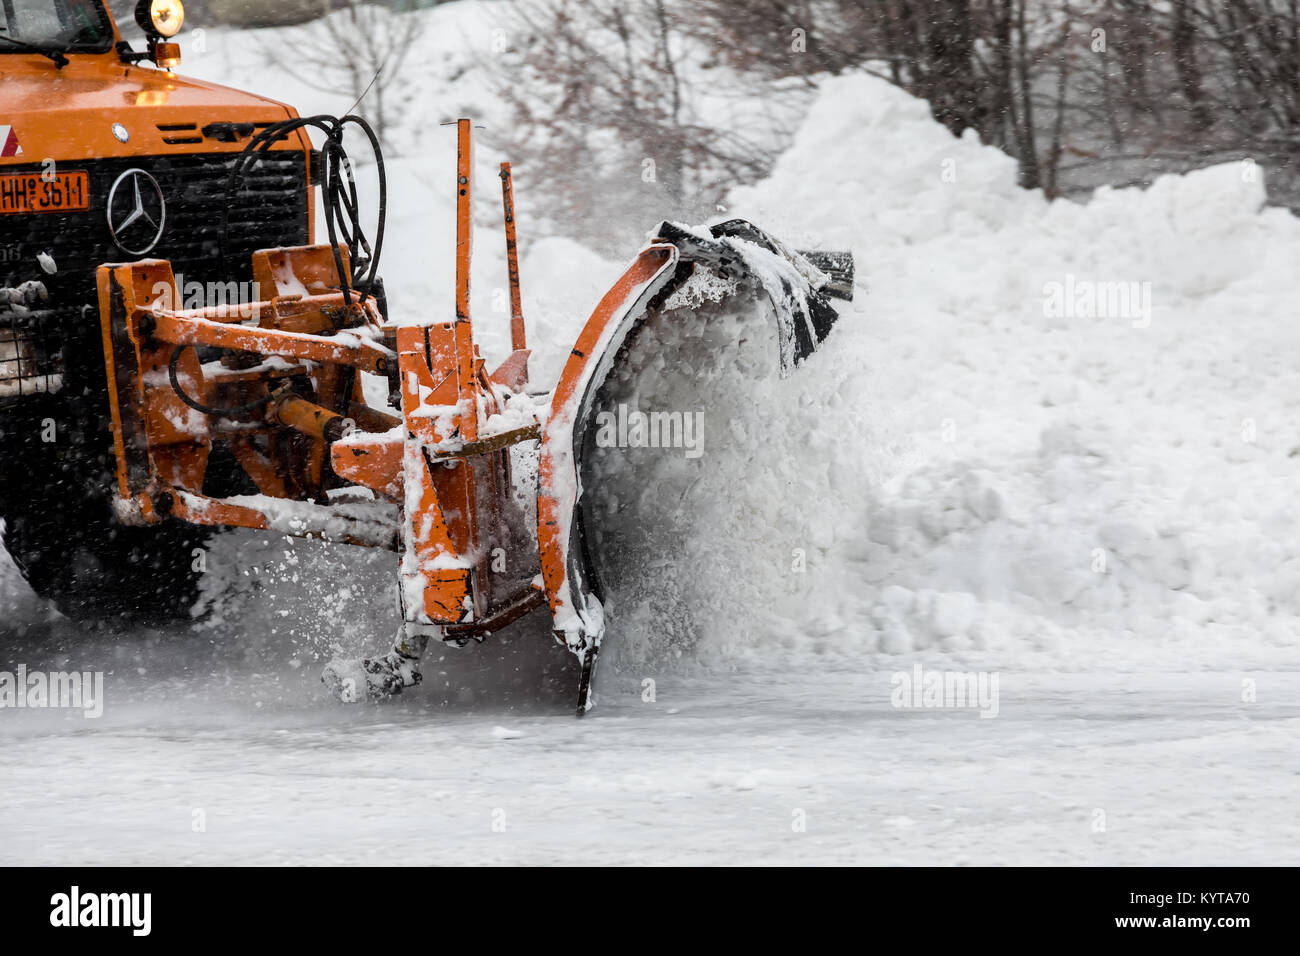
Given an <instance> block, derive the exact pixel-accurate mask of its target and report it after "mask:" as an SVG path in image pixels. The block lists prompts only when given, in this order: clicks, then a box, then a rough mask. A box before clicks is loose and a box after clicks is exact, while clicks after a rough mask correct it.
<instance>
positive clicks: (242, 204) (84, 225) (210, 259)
mask: <svg viewBox="0 0 1300 956" xmlns="http://www.w3.org/2000/svg"><path fill="white" fill-rule="evenodd" d="M234 161H235V156H234V155H233V154H222V155H217V156H211V155H204V156H153V157H145V158H132V159H114V160H96V161H93V162H88V163H67V164H65V166H66V168H68V169H83V168H84V169H86V170H87V171H88V172H89V174H90V208H89V209H88V210H86V211H85V212H71V213H52V214H44V215H34V216H3V217H0V250H2V251H3V256H0V285H6V286H15V285H18V284H19V283H21V282H23V281H25V280H27V279H34V278H43V277H41V276H40V275H39V273H38V271H37V270H38V267H37V265H36V258H35V257H36V255H37V254H38V253H41V252H46V253H49V255H51V256H53V258H54V261H55V263H56V264H57V266H58V274H57V275H58V276H59V277H66V276H68V275H69V274H70V273H75V274H79V275H81V276H89V277H90V280H91V283H92V287H93V281H94V270H95V268H96V267H97V266H99V265H100V264H101V263H104V262H122V261H129V260H130V259H131V258H132V257H130V256H128V255H127V254H126V253H124V252H122V250H120V249H119V248H118V247H117V246H116V245H115V244H114V243H113V238H112V236H111V235H110V233H109V230H108V222H107V219H106V213H105V207H106V206H107V204H108V191H109V189H110V188H111V187H112V185H113V182H114V180H116V179H117V177H118V176H120V175H121V174H122V173H124V172H126V171H127V170H128V169H134V168H138V169H143V170H145V171H146V172H148V173H149V174H150V175H152V176H153V177H154V178H155V179H156V180H158V185H159V186H160V187H162V191H163V196H164V197H165V198H166V201H167V222H166V229H165V231H164V232H163V236H162V238H161V239H160V240H159V242H158V245H157V246H156V247H155V248H154V249H153V250H151V251H150V252H149V256H150V257H151V258H158V259H170V260H172V262H173V264H174V267H175V269H176V271H177V272H184V273H185V274H186V275H187V276H190V275H192V276H193V277H194V278H195V279H198V280H199V281H203V282H209V281H213V282H215V281H227V280H232V279H244V278H247V277H248V274H249V272H250V265H249V256H250V255H251V254H252V252H253V251H254V250H255V249H265V248H271V247H275V246H293V245H302V244H303V243H304V242H306V239H307V198H308V197H307V168H306V163H307V160H306V157H305V156H304V155H303V154H302V153H301V152H296V151H288V150H284V151H274V152H270V153H267V154H265V156H264V157H263V158H262V160H261V161H260V162H259V163H258V164H257V165H256V166H254V167H253V170H252V171H251V172H250V173H249V175H248V176H246V177H245V178H244V180H243V183H242V185H241V186H240V188H238V190H237V191H236V192H235V194H234V195H233V196H232V197H231V200H230V203H229V208H230V226H229V249H228V254H229V258H230V264H231V269H232V273H233V274H232V275H229V276H223V275H221V274H220V272H221V266H220V263H219V262H218V261H217V254H218V234H219V232H220V229H221V215H222V210H223V208H224V207H225V206H226V205H227V204H226V196H225V191H226V180H227V177H228V176H229V174H230V167H231V164H232V163H233V162H234ZM9 171H13V172H23V171H25V170H24V169H23V168H22V167H6V172H9ZM31 171H34V172H39V171H40V167H39V166H35V167H32V168H31ZM19 268H21V269H23V271H22V272H19V271H18V270H19ZM6 280H7V281H6ZM46 284H47V285H50V284H51V283H49V282H48V281H47V283H46ZM53 291H54V290H53V288H51V292H53Z"/></svg>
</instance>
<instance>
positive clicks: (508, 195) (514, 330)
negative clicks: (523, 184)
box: [501, 163, 528, 352]
mask: <svg viewBox="0 0 1300 956" xmlns="http://www.w3.org/2000/svg"><path fill="white" fill-rule="evenodd" d="M501 203H502V206H503V208H504V210H505V217H506V266H507V271H508V272H509V275H510V347H511V348H512V349H514V351H516V352H519V351H523V350H524V349H527V348H528V341H527V336H526V335H525V332H524V306H523V301H522V300H521V297H520V294H519V245H518V242H517V240H516V237H515V191H514V186H513V183H512V181H511V178H510V164H509V163H502V164H501Z"/></svg>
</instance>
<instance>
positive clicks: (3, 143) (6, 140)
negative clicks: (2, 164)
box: [0, 126, 23, 156]
mask: <svg viewBox="0 0 1300 956" xmlns="http://www.w3.org/2000/svg"><path fill="white" fill-rule="evenodd" d="M22 154H23V148H22V147H21V146H19V145H18V132H17V130H15V129H14V128H13V127H12V126H0V156H21V155H22Z"/></svg>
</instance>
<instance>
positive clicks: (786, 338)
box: [537, 219, 854, 716]
mask: <svg viewBox="0 0 1300 956" xmlns="http://www.w3.org/2000/svg"><path fill="white" fill-rule="evenodd" d="M853 270H854V264H853V255H852V253H848V252H802V251H797V250H793V249H790V248H788V247H786V246H785V245H784V244H782V243H781V242H780V241H779V240H777V239H775V238H773V237H772V236H769V235H768V234H767V233H765V232H763V231H762V230H761V229H759V228H758V227H757V226H754V225H752V224H751V223H748V222H745V221H744V220H739V219H733V220H730V221H727V222H724V223H720V224H718V225H715V226H712V227H708V228H707V229H702V228H701V229H690V228H686V227H683V226H681V225H678V224H675V223H670V222H664V223H661V224H660V226H659V227H658V229H657V230H656V231H655V233H654V238H653V239H652V240H651V241H650V243H649V244H648V245H647V246H646V247H645V249H643V250H642V251H641V253H640V254H639V255H638V256H637V258H636V260H635V261H634V262H633V263H632V265H631V266H630V267H629V268H628V270H627V271H626V272H625V273H624V274H623V276H622V277H621V278H620V279H619V280H618V282H617V283H615V285H614V287H613V288H612V289H610V291H609V292H608V293H606V295H605V296H604V298H603V299H601V301H600V303H599V304H598V305H597V307H596V309H595V311H594V312H593V313H592V315H591V318H590V319H589V320H588V322H587V325H586V327H585V328H584V329H583V331H582V334H581V335H580V336H579V338H578V341H577V342H576V343H575V345H574V347H573V350H572V352H571V353H570V355H569V359H568V361H567V363H566V364H565V367H564V371H563V373H562V374H561V376H560V380H559V382H558V383H557V385H556V388H555V391H554V393H553V396H552V400H551V412H550V416H549V418H548V420H547V423H546V426H545V429H544V433H543V438H542V447H541V452H540V462H539V470H538V508H537V522H538V535H537V537H538V547H539V552H540V557H541V568H542V579H543V585H544V589H545V592H546V597H547V600H548V602H549V604H550V608H551V615H552V621H553V626H554V631H555V635H556V638H557V639H558V640H559V641H560V642H562V643H563V644H564V645H565V646H566V647H567V648H568V649H569V650H570V651H572V652H573V653H574V654H575V655H577V657H578V659H579V660H580V662H581V664H582V680H581V686H580V688H579V700H578V714H579V715H580V716H581V715H582V714H583V713H585V712H586V711H587V710H588V709H590V707H591V706H592V704H593V698H592V693H591V688H592V680H593V678H594V672H595V662H596V656H597V653H598V651H599V649H600V642H601V639H602V637H603V636H604V631H605V619H604V609H603V603H602V602H603V601H604V599H605V595H604V593H603V588H602V585H601V580H600V576H599V569H598V568H597V567H595V562H594V561H593V559H592V556H591V549H590V548H589V547H588V542H587V539H586V534H585V531H584V517H583V507H582V497H583V488H582V477H581V471H582V469H581V465H582V461H581V459H582V449H583V447H584V442H585V440H586V437H587V432H588V431H589V430H590V426H591V424H592V420H593V415H594V413H595V404H596V396H597V394H598V393H599V391H600V389H601V386H602V385H603V383H604V382H605V381H606V379H607V378H608V377H609V375H610V373H611V371H613V370H614V368H615V367H616V365H617V363H618V362H619V361H620V357H621V356H624V355H626V349H627V348H628V347H629V346H630V345H631V343H632V342H633V341H634V339H635V337H636V335H637V333H638V331H639V330H640V329H641V328H643V327H645V325H646V324H647V323H648V322H650V321H652V319H653V317H654V316H656V315H657V314H658V313H659V312H660V311H661V310H662V309H663V308H664V307H665V304H666V303H669V302H670V300H671V299H672V297H673V296H674V294H675V293H677V292H678V291H679V290H681V289H683V287H685V286H686V285H687V283H690V282H693V281H694V282H708V283H711V284H712V286H713V287H714V288H715V289H717V288H719V287H721V288H722V289H724V290H725V292H723V293H721V296H722V297H723V298H726V299H734V298H735V297H741V298H745V297H748V298H750V299H752V300H754V302H755V304H756V305H757V304H758V303H759V302H760V300H762V299H766V300H767V303H768V304H769V305H770V311H771V313H772V314H773V315H774V316H775V318H776V323H777V326H778V328H777V330H776V331H777V337H778V342H779V350H780V374H781V376H782V377H784V376H785V375H787V374H789V373H790V372H791V371H792V370H793V369H794V368H795V367H796V366H798V365H799V364H800V363H801V362H803V361H804V359H806V358H807V357H808V356H809V355H811V354H812V353H813V352H815V351H816V350H817V349H818V348H819V347H820V346H821V344H822V343H823V342H824V341H825V340H826V338H827V336H828V335H829V334H830V331H831V328H832V326H833V325H834V323H835V321H836V319H837V318H838V315H839V313H838V312H837V310H836V308H835V306H834V305H833V303H832V301H831V300H832V299H842V300H844V301H851V300H852V297H853V278H854V277H853ZM763 311H767V310H763ZM758 312H759V310H758V309H755V315H758ZM707 320H708V316H707V315H706V314H703V313H702V314H701V315H700V321H707ZM764 320H765V319H764Z"/></svg>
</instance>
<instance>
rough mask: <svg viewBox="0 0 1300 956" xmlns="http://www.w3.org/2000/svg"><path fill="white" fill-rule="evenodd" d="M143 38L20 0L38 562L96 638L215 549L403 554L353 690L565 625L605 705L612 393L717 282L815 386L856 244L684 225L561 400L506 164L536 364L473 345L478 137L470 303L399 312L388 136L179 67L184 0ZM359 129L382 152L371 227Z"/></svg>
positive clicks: (170, 616) (466, 256)
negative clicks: (599, 422) (598, 510)
mask: <svg viewBox="0 0 1300 956" xmlns="http://www.w3.org/2000/svg"><path fill="white" fill-rule="evenodd" d="M135 19H136V22H137V24H138V25H139V26H140V27H141V28H142V30H143V31H144V34H145V37H146V41H145V48H144V49H143V50H138V51H137V50H135V49H133V48H132V46H131V44H130V43H128V42H126V41H124V40H123V39H122V36H121V34H120V32H119V29H118V26H117V25H116V24H115V23H114V21H113V19H112V17H111V16H110V15H109V12H108V10H107V9H106V7H105V5H104V3H103V2H101V0H0V430H2V434H0V472H2V474H0V478H2V483H0V516H2V517H3V519H4V540H5V545H6V547H7V548H8V550H9V553H10V555H11V556H12V558H13V560H14V562H15V563H16V564H17V566H18V568H19V569H20V570H21V572H22V573H23V575H24V576H25V578H26V579H27V581H28V582H29V583H30V584H31V586H32V588H33V589H34V590H35V591H36V592H37V593H38V594H40V595H42V596H43V597H45V598H46V599H48V600H49V601H51V602H52V603H53V604H55V605H56V606H57V607H58V608H59V609H60V610H61V611H63V612H64V613H65V614H67V615H68V616H70V617H73V618H74V619H78V620H85V621H101V622H104V621H106V622H116V623H118V624H136V623H153V624H158V623H165V622H167V621H169V620H177V619H185V618H187V617H188V616H189V615H190V614H191V613H192V608H193V607H194V605H195V600H196V597H197V594H198V578H199V574H200V571H199V569H200V568H201V566H202V565H201V562H199V561H197V560H196V559H195V558H196V555H198V554H199V553H200V552H199V551H197V550H196V549H199V548H201V547H202V545H203V542H204V541H205V538H206V536H207V535H209V534H211V533H213V532H214V530H215V529H220V528H230V527H240V528H253V529H265V530H267V531H268V532H273V533H277V534H280V535H285V534H288V535H298V536H305V537H312V538H317V539H323V540H326V541H331V542H339V543H340V544H351V545H360V546H366V547H375V548H384V549H389V550H391V551H393V552H394V553H395V559H394V566H395V570H396V571H397V574H398V593H399V596H400V607H401V617H402V623H401V626H400V629H399V632H398V635H397V639H396V640H395V642H394V644H393V647H392V649H391V650H389V651H387V653H382V654H378V655H376V656H375V657H374V658H368V659H365V660H360V661H355V662H353V661H337V662H332V663H331V664H330V665H329V666H328V667H327V668H326V671H325V675H324V680H325V682H326V684H327V685H328V686H329V687H330V688H331V690H333V691H334V692H335V693H336V694H338V695H339V696H340V697H341V698H342V699H344V700H363V699H374V698H380V697H384V696H387V695H391V694H393V693H397V692H398V691H400V690H401V689H402V688H403V687H407V686H410V685H411V684H413V683H416V682H418V680H419V679H420V675H419V667H418V662H419V658H420V654H421V653H422V652H423V650H424V647H425V645H426V644H427V642H428V641H429V640H437V641H444V642H448V643H451V644H455V645H464V644H466V643H468V642H470V641H481V640H483V639H484V638H485V637H487V636H488V635H490V634H492V633H493V632H496V631H499V630H500V629H502V628H504V627H505V626H507V625H509V624H510V623H511V622H513V621H515V620H517V619H518V618H520V617H522V616H523V615H524V614H526V613H528V612H529V611H531V610H533V609H534V608H540V607H542V606H546V607H548V608H549V612H550V614H551V617H552V622H553V631H554V634H555V636H556V637H557V638H558V640H559V642H560V643H561V644H562V645H564V646H565V647H566V648H567V649H568V650H570V651H572V652H573V653H574V654H575V655H577V657H578V659H579V661H580V662H581V672H582V677H581V683H580V687H579V689H578V712H579V713H582V712H584V711H585V710H586V709H587V708H588V707H589V706H590V704H591V699H592V695H591V687H592V673H593V668H594V664H595V658H596V652H597V650H598V649H599V647H600V642H601V639H602V637H603V635H604V616H603V614H602V603H601V602H602V586H601V582H600V578H599V574H598V569H597V568H596V567H594V566H593V561H592V558H591V553H590V549H589V548H588V547H587V546H586V543H585V540H584V530H583V529H584V521H585V515H584V509H583V493H582V492H583V487H582V485H583V478H582V467H581V466H582V456H583V454H584V448H586V447H587V446H588V442H589V440H590V435H589V432H590V431H591V428H589V425H590V423H591V421H592V415H593V410H594V408H595V407H596V404H597V402H598V395H599V393H600V390H601V386H602V383H603V382H604V381H605V380H606V378H607V377H608V376H609V373H610V371H611V369H613V368H615V367H616V366H617V365H618V363H619V361H620V356H621V355H624V354H626V350H627V349H628V348H629V347H630V346H631V344H632V343H634V342H635V340H636V339H637V336H638V335H639V333H640V331H641V330H642V329H644V328H646V327H648V326H650V325H653V323H654V322H655V319H656V315H657V314H658V313H659V311H660V310H661V309H662V308H663V306H664V303H665V302H666V301H667V300H668V299H669V298H670V297H672V296H673V295H674V294H675V293H678V292H680V291H681V290H683V289H687V288H689V287H690V286H691V285H692V284H694V283H702V284H707V285H708V287H709V289H710V290H711V294H710V295H707V296H699V297H697V298H698V301H700V302H701V303H702V304H701V305H700V307H699V311H698V315H694V314H693V315H692V316H691V321H698V322H700V323H706V322H708V321H709V319H710V312H709V309H710V305H709V303H710V302H716V301H718V300H719V296H718V295H717V294H716V290H717V289H718V288H724V289H725V295H724V296H723V298H725V299H726V301H727V302H728V303H729V305H728V307H729V308H731V309H733V310H734V309H735V307H736V305H737V303H740V302H746V301H749V302H753V303H755V308H754V310H753V313H754V315H755V317H756V318H755V321H763V322H772V321H775V323H776V326H777V333H778V341H779V347H780V351H781V356H780V358H781V361H780V368H781V370H782V372H783V373H784V372H788V371H790V370H791V369H793V368H794V367H795V366H796V365H797V364H799V363H800V362H801V361H802V360H803V359H804V358H806V357H807V356H808V355H809V354H811V353H812V352H813V351H814V350H815V349H816V348H817V347H818V346H819V345H820V344H821V342H822V341H823V339H825V338H826V336H827V335H828V333H829V332H830V330H831V326H832V323H833V322H834V321H835V319H836V316H837V311H836V306H835V304H834V303H833V302H832V301H831V300H832V299H834V298H840V299H848V298H850V297H851V295H852V288H853V261H852V257H851V255H849V254H847V253H824V252H823V253H816V252H797V251H795V250H792V249H789V248H787V247H786V246H784V245H783V244H782V243H780V242H779V241H778V240H776V239H773V238H772V237H770V236H768V235H767V234H766V233H764V232H762V231H761V230H760V229H758V228H757V227H755V226H753V225H751V224H749V223H747V222H743V221H740V220H732V221H729V222H724V223H721V224H718V225H714V226H711V227H698V228H687V227H684V226H679V225H675V224H672V223H667V222H665V223H662V224H660V226H659V227H658V228H657V230H656V231H655V232H654V233H653V235H654V237H655V238H653V239H652V240H651V241H650V242H649V244H648V245H647V246H646V247H645V248H644V249H643V250H642V251H641V252H640V254H639V255H638V256H637V257H636V258H635V260H634V261H633V262H632V264H631V265H630V266H629V268H628V269H627V271H626V272H625V273H624V274H623V276H622V277H621V278H620V279H619V280H618V281H617V282H616V283H615V285H614V287H613V288H612V289H610V290H609V292H608V293H606V294H605V296H604V297H603V298H602V299H601V300H600V301H599V303H598V304H597V305H596V307H595V310H594V312H593V313H592V314H591V317H590V319H589V320H588V321H587V324H586V326H585V328H584V329H583V331H582V333H581V335H580V336H579V338H578V340H577V342H575V343H573V345H572V347H571V349H570V352H569V357H568V359H567V363H566V364H565V366H564V369H563V372H562V374H561V375H560V378H559V380H558V382H556V383H554V384H551V385H544V386H543V387H542V388H541V389H538V388H536V387H534V386H533V385H532V384H531V383H530V382H529V378H528V360H529V350H528V346H527V342H526V333H525V326H524V316H523V311H522V307H521V300H520V288H519V271H518V266H517V256H516V240H515V217H514V211H513V210H514V203H513V196H512V182H511V175H510V169H509V166H508V164H502V167H501V172H500V179H501V186H502V200H503V211H504V221H505V243H506V250H507V261H508V263H509V274H508V283H509V290H510V302H511V330H510V332H511V344H512V351H511V353H510V354H509V356H508V357H507V358H506V359H505V360H504V362H502V363H501V364H500V365H499V366H498V367H496V368H495V369H490V368H488V366H487V365H486V364H485V362H484V359H483V358H482V357H481V355H480V353H479V350H478V348H477V347H476V345H475V341H474V335H473V327H472V324H471V317H470V308H469V303H470V296H469V274H470V241H471V230H472V222H471V212H470V210H471V203H470V200H471V190H472V189H473V183H472V175H471V169H472V162H471V143H470V137H471V124H470V123H469V121H467V120H461V121H459V123H458V124H457V127H458V128H457V130H456V135H457V136H458V159H457V168H456V169H455V170H448V171H447V173H446V176H447V179H446V182H447V188H448V190H452V189H454V190H455V194H454V195H455V199H456V203H457V206H456V208H457V217H456V247H455V248H456V252H455V261H454V262H451V263H447V264H446V270H447V273H446V275H447V281H446V289H447V295H446V300H445V301H436V302H429V303H427V304H426V305H425V307H424V308H423V309H422V310H421V314H418V315H406V316H400V315H393V316H390V315H389V314H388V313H389V309H388V305H387V299H386V296H385V293H384V287H383V283H382V281H381V279H380V277H379V274H378V267H379V264H380V258H381V253H382V247H383V227H384V213H385V208H386V203H387V196H386V191H387V190H386V185H385V178H384V175H383V158H382V155H381V152H380V149H379V143H378V141H377V139H376V138H375V136H374V134H373V131H372V130H371V129H370V127H369V126H368V125H367V124H366V122H365V120H364V119H362V118H361V117H358V116H346V117H342V118H333V117H326V116H316V117H299V116H298V114H297V113H296V112H295V111H294V110H293V109H292V108H290V107H288V106H285V105H283V104H281V103H277V102H274V101H271V100H268V99H264V98H261V97H257V96H253V95H249V94H245V93H240V92H236V91H234V90H230V89H226V88H222V87H219V86H215V85H212V84H209V83H202V82H196V81H193V80H188V79H184V78H182V77H180V76H178V75H177V74H176V73H175V72H174V71H175V70H176V68H177V67H178V66H179V64H180V46H179V44H178V42H177V40H176V39H175V38H176V37H177V34H178V33H179V31H180V29H181V26H182V23H183V21H184V9H183V7H182V5H181V3H180V2H179V0H142V2H141V3H140V4H139V5H138V7H137V8H136V11H135ZM349 129H351V130H353V135H354V141H362V142H367V141H368V143H369V146H370V148H371V149H373V152H374V156H375V162H376V164H377V165H376V169H377V174H378V175H377V178H378V192H379V197H378V209H377V210H376V211H372V212H371V213H370V214H369V215H368V216H367V215H363V214H362V211H361V209H360V208H359V207H360V203H359V201H358V197H357V188H356V185H355V181H354V179H353V176H352V166H351V163H350V161H349V159H348V156H347V153H346V151H345V149H344V146H343V140H344V132H345V131H346V130H349ZM358 131H359V134H361V135H360V136H358V135H357V133H358ZM449 135H450V133H449ZM313 137H314V139H313ZM453 174H454V175H453ZM318 204H319V208H320V209H321V210H323V214H318V212H317V207H318ZM318 215H319V217H320V218H322V219H323V220H324V221H323V223H322V225H323V227H324V228H323V229H322V230H321V232H322V233H323V235H322V236H321V240H322V241H321V242H320V243H316V241H315V240H316V233H317V228H316V227H317V223H316V221H315V220H316V219H317V218H318ZM372 220H373V221H374V223H375V228H374V234H373V235H367V233H366V229H365V226H367V225H369V224H370V223H371V221H372ZM195 289H197V290H200V291H201V292H203V294H202V295H201V296H195V295H192V294H191V291H192V290H195ZM677 301H681V299H680V298H679V299H678V300H677ZM760 304H761V306H762V307H761V308H759V307H758V306H759V305H760ZM566 344H567V343H566ZM367 395H369V396H371V400H370V401H369V402H368V401H367V398H366V396H367ZM375 396H379V398H378V399H376V398H375ZM521 483H522V485H523V486H524V487H525V488H526V492H525V493H523V494H521V493H520V486H521ZM502 549H504V551H505V553H508V554H509V555H510V556H511V560H509V561H506V562H502V563H501V564H502V565H503V566H504V567H508V568H510V569H511V572H510V573H508V574H507V573H505V572H501V571H498V570H494V567H496V565H494V562H493V561H492V557H493V555H494V554H497V553H501V551H502Z"/></svg>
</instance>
